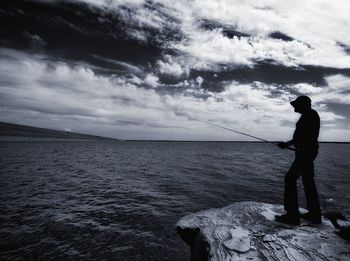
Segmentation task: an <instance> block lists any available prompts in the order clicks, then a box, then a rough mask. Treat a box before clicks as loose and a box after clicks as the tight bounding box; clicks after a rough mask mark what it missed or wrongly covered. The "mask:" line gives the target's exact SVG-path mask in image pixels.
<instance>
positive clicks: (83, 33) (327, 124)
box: [0, 0, 350, 141]
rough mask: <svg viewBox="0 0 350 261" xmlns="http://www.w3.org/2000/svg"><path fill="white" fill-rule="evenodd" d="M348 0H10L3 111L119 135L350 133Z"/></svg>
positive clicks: (2, 59)
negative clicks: (307, 105)
mask: <svg viewBox="0 0 350 261" xmlns="http://www.w3.org/2000/svg"><path fill="white" fill-rule="evenodd" d="M349 14H350V2H349V1H348V0H343V1H342V0H338V1H327V0H293V1H289V0H288V1H277V0H262V1H248V0H200V1H199V0H191V1H190V0H177V1H173V0H163V1H149V0H128V1H125V0H115V1H114V0H76V1H73V0H41V1H39V0H38V1H13V0H5V1H2V4H1V5H0V24H1V27H0V32H1V33H0V121H4V122H11V123H17V124H24V125H30V126H36V127H44V128H53V129H58V130H66V131H73V132H80V133H87V134H93V135H101V136H107V137H113V138H119V139H153V140H252V139H250V138H247V137H245V136H242V135H239V134H236V133H233V132H229V131H226V130H223V129H220V128H217V127H214V126H212V125H209V124H206V123H204V122H209V123H213V124H218V125H222V126H225V127H228V128H233V129H236V130H239V131H241V132H246V133H249V134H251V135H255V136H258V137H261V138H263V139H267V140H274V141H276V140H289V139H290V138H291V136H292V134H293V131H294V128H295V123H296V121H297V120H298V118H299V117H300V115H299V114H297V113H295V112H294V110H293V107H291V105H290V104H289V102H290V101H291V100H293V99H295V98H296V97H297V96H299V95H308V96H309V97H310V98H311V99H312V102H313V108H314V109H315V110H316V111H318V113H319V115H320V118H321V131H320V138H319V140H321V141H350V138H349V137H350V29H349V28H350V16H349Z"/></svg>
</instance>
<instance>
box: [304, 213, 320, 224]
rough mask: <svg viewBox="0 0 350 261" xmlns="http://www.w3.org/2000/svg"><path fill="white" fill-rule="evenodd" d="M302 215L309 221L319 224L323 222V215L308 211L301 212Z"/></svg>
mask: <svg viewBox="0 0 350 261" xmlns="http://www.w3.org/2000/svg"><path fill="white" fill-rule="evenodd" d="M300 217H301V218H303V219H306V220H308V221H311V222H312V223H314V224H317V225H320V224H322V218H321V215H313V214H311V213H310V212H308V213H305V214H301V215H300Z"/></svg>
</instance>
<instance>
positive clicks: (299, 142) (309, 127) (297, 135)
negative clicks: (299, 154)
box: [292, 109, 320, 151]
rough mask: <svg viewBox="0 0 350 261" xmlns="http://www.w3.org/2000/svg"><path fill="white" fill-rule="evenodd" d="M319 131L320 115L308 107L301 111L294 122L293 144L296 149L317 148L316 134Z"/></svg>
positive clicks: (311, 149)
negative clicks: (307, 109) (303, 111)
mask: <svg viewBox="0 0 350 261" xmlns="http://www.w3.org/2000/svg"><path fill="white" fill-rule="evenodd" d="M319 131H320V117H319V116H318V113H317V112H316V111H315V110H313V109H310V110H309V111H307V112H305V113H303V114H302V115H301V117H300V119H299V120H298V122H297V124H296V129H295V131H294V135H293V140H292V142H293V144H294V146H295V148H296V149H297V150H301V151H314V150H317V149H318V141H317V138H318V134H319Z"/></svg>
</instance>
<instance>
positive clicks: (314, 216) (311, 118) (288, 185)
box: [275, 96, 322, 225]
mask: <svg viewBox="0 0 350 261" xmlns="http://www.w3.org/2000/svg"><path fill="white" fill-rule="evenodd" d="M290 104H291V105H292V106H293V107H294V111H295V112H298V113H300V114H301V117H300V119H299V120H298V122H297V124H296V129H295V132H294V135H293V139H292V140H290V141H288V142H280V143H278V146H279V147H280V148H282V149H285V148H287V147H288V146H291V145H294V147H295V150H296V151H295V160H294V162H293V164H292V166H291V167H290V169H289V170H288V172H287V174H286V176H285V180H284V186H285V187H284V209H285V210H286V212H287V213H286V214H284V215H280V216H276V217H275V218H276V221H278V222H281V223H286V224H293V225H299V224H300V217H302V218H304V219H307V220H309V221H311V222H313V223H316V224H321V222H322V221H321V211H320V204H319V200H318V195H317V189H316V185H315V180H314V160H315V158H316V156H317V152H318V141H317V138H318V133H319V130H320V118H319V116H318V114H317V112H316V111H315V110H313V109H311V99H310V98H309V97H307V96H299V97H298V98H297V99H296V100H294V101H292V102H291V103H290ZM300 176H301V177H302V180H303V185H304V191H305V196H306V202H307V208H308V210H309V212H308V213H306V214H303V215H301V216H300V213H299V205H298V192H297V180H298V178H299V177H300Z"/></svg>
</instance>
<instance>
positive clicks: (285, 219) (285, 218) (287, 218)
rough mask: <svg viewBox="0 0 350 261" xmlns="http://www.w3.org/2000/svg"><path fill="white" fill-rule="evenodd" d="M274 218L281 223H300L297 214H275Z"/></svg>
mask: <svg viewBox="0 0 350 261" xmlns="http://www.w3.org/2000/svg"><path fill="white" fill-rule="evenodd" d="M275 220H276V221H277V222H280V223H283V224H288V225H295V226H299V225H300V218H299V217H297V216H291V215H288V214H284V215H276V216H275Z"/></svg>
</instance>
